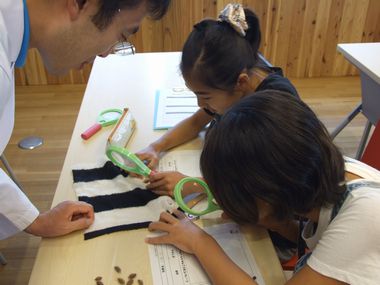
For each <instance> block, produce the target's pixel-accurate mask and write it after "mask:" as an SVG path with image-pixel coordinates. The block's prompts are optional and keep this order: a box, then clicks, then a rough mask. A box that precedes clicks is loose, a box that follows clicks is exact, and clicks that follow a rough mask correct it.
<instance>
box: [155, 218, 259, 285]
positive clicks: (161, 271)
mask: <svg viewBox="0 0 380 285" xmlns="http://www.w3.org/2000/svg"><path fill="white" fill-rule="evenodd" d="M205 230H206V232H208V233H209V234H210V235H212V236H213V237H214V238H215V240H216V241H217V242H218V243H219V245H220V246H221V247H222V248H223V250H224V251H225V252H226V254H227V255H228V256H229V257H230V258H231V259H232V260H233V261H234V262H235V263H236V264H237V265H238V266H239V267H240V268H241V269H243V270H244V271H245V272H246V273H247V274H248V275H249V276H252V278H255V280H256V282H257V283H258V284H260V285H264V284H265V283H264V280H263V278H262V275H261V273H260V272H259V270H258V266H257V264H256V261H255V259H254V257H253V255H252V253H251V251H250V249H249V247H248V244H247V241H246V239H245V238H244V236H243V234H242V233H241V232H240V229H239V226H238V225H237V224H235V223H228V224H219V225H214V226H211V227H206V228H205ZM149 256H150V264H151V269H152V276H153V285H182V284H183V285H209V284H210V285H211V281H210V280H209V278H208V277H207V274H206V272H205V271H204V270H203V269H202V267H201V265H200V263H199V262H198V260H197V259H196V258H195V257H194V256H193V255H190V254H187V253H185V252H183V251H181V250H179V249H177V248H176V247H174V246H171V245H149Z"/></svg>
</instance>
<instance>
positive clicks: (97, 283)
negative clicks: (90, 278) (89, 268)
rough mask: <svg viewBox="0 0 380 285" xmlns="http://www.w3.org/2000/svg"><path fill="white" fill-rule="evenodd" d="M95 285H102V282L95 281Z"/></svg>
mask: <svg viewBox="0 0 380 285" xmlns="http://www.w3.org/2000/svg"><path fill="white" fill-rule="evenodd" d="M96 285H104V284H103V282H102V281H96Z"/></svg>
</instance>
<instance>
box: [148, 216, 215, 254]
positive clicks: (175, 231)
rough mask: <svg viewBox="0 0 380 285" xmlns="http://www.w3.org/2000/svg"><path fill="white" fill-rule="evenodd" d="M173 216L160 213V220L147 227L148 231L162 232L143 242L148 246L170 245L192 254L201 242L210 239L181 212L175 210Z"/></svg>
mask: <svg viewBox="0 0 380 285" xmlns="http://www.w3.org/2000/svg"><path fill="white" fill-rule="evenodd" d="M174 215H175V216H176V217H178V218H176V217H174V216H173V215H171V214H169V213H167V212H162V213H161V215H160V220H159V221H158V222H153V223H151V224H150V225H149V228H148V229H149V230H150V231H163V232H166V234H164V235H162V236H159V237H149V238H146V239H145V241H146V242H147V243H150V244H171V245H174V246H176V247H178V248H179V249H181V250H183V251H185V252H187V253H191V254H194V253H196V250H197V246H199V245H201V243H202V242H203V240H205V239H209V238H211V237H210V236H209V235H208V234H207V233H206V232H205V231H203V230H202V229H201V228H199V227H198V226H197V225H195V224H194V223H193V222H191V221H190V220H189V219H188V218H187V217H186V216H185V215H184V214H183V213H182V212H180V211H178V210H176V211H174Z"/></svg>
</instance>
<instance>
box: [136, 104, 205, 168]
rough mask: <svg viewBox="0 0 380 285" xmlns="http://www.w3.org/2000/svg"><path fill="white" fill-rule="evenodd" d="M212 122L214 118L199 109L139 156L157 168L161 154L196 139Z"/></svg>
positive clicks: (151, 166)
mask: <svg viewBox="0 0 380 285" xmlns="http://www.w3.org/2000/svg"><path fill="white" fill-rule="evenodd" d="M211 120H212V116H210V115H208V114H207V113H206V112H205V111H204V110H203V109H199V110H198V111H197V112H195V113H194V114H193V115H191V116H190V117H189V118H187V119H185V120H183V121H182V122H180V123H178V124H177V125H176V126H175V127H173V128H172V129H170V130H168V131H167V132H166V133H165V134H164V135H163V136H162V137H161V138H159V139H158V140H156V141H155V142H153V143H151V144H150V145H149V146H148V147H147V148H145V149H143V150H141V151H139V152H138V153H137V155H138V156H139V157H140V158H141V159H142V160H148V161H149V164H148V167H149V168H155V167H156V166H157V164H158V160H159V155H160V153H161V152H163V151H166V150H168V149H171V148H173V147H175V146H178V145H180V144H183V143H185V142H188V141H189V140H191V139H193V138H195V137H196V136H197V135H198V134H199V133H200V131H201V130H202V129H203V128H204V127H205V126H206V125H207V124H208V123H209V122H210V121H211Z"/></svg>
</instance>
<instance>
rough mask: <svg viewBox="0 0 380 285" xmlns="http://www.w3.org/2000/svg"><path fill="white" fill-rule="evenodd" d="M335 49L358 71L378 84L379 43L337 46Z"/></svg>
mask: <svg viewBox="0 0 380 285" xmlns="http://www.w3.org/2000/svg"><path fill="white" fill-rule="evenodd" d="M337 49H338V51H339V52H341V53H342V54H343V55H344V57H345V58H347V59H348V60H349V61H350V62H351V63H352V64H353V65H355V66H356V67H357V68H359V69H360V71H362V72H364V73H366V74H367V75H368V76H369V77H371V78H372V79H373V80H374V81H375V82H377V83H378V84H380V43H353V44H338V48H337Z"/></svg>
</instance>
